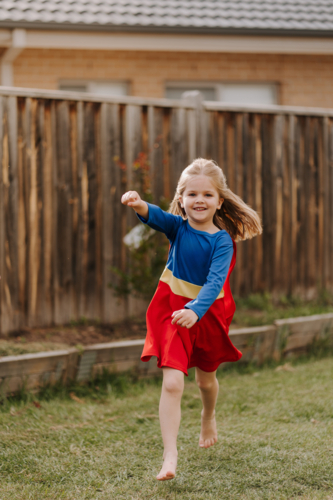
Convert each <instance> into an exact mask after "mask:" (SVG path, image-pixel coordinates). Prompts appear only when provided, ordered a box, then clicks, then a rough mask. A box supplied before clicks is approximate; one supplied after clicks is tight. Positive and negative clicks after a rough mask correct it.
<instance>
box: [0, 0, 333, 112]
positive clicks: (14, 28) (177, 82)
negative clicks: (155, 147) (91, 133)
mask: <svg viewBox="0 0 333 500" xmlns="http://www.w3.org/2000/svg"><path fill="white" fill-rule="evenodd" d="M0 56H1V84H2V85H7V86H8V85H14V86H18V87H30V88H40V89H53V90H54V89H58V90H80V91H91V92H96V93H100V94H109V95H122V94H128V95H133V96H143V97H148V96H149V97H174V98H178V97H180V95H181V94H182V92H183V91H185V90H193V89H200V90H201V91H202V93H203V94H204V97H205V99H207V100H219V101H225V102H237V103H251V104H282V105H296V106H318V107H333V86H332V81H333V0H283V1H282V0H276V1H274V2H273V1H272V0H126V1H125V0H118V1H113V0H90V1H87V0H75V1H73V0H57V1H56V2H51V1H50V0H26V1H25V2H23V1H19V0H6V1H3V2H1V4H0Z"/></svg>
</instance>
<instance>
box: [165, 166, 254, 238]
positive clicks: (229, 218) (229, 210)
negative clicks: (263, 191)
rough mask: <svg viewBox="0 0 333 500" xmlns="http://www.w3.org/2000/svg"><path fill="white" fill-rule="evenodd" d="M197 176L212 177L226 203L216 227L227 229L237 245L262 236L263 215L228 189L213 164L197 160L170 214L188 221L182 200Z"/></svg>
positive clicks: (185, 175)
mask: <svg viewBox="0 0 333 500" xmlns="http://www.w3.org/2000/svg"><path fill="white" fill-rule="evenodd" d="M195 175H207V176H208V177H210V179H211V181H212V183H213V185H214V187H215V189H216V190H217V192H218V194H219V196H220V197H221V198H223V199H224V201H223V203H222V206H221V208H220V209H217V210H216V212H215V215H214V218H213V223H214V224H215V226H216V227H218V228H219V229H225V230H226V231H227V232H228V233H229V234H230V236H231V238H232V239H233V240H235V241H237V240H246V239H249V238H253V236H256V235H257V234H261V233H262V226H261V221H260V218H259V215H258V214H257V212H255V210H253V209H252V208H251V207H249V206H248V205H247V204H246V203H244V201H243V200H242V199H241V198H240V197H239V196H237V195H236V194H235V193H233V192H232V191H231V190H230V189H229V188H228V186H227V180H226V178H225V175H224V173H223V172H222V169H221V168H220V167H219V166H218V165H217V164H216V163H215V162H214V161H213V160H205V159H204V158H197V159H196V160H194V161H193V162H192V163H191V165H189V166H188V167H186V168H185V170H183V172H182V174H181V176H180V179H179V181H178V185H177V189H176V193H175V196H174V198H173V200H172V202H171V204H170V208H169V212H170V213H172V214H174V215H181V216H182V217H183V219H187V215H186V213H185V210H184V209H183V208H182V207H181V205H180V200H179V197H180V196H182V194H183V193H184V191H185V189H186V184H187V182H188V181H189V179H190V178H191V177H194V176H195Z"/></svg>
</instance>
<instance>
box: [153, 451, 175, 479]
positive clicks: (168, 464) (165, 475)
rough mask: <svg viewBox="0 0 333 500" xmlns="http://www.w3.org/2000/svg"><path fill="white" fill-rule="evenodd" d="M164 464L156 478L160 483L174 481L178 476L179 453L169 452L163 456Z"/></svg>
mask: <svg viewBox="0 0 333 500" xmlns="http://www.w3.org/2000/svg"><path fill="white" fill-rule="evenodd" d="M163 458H164V462H163V465H162V469H161V471H160V473H159V474H158V475H157V476H156V479H158V481H167V480H168V479H173V478H174V477H175V475H176V467H177V453H172V452H171V451H169V452H168V453H166V454H165V456H163Z"/></svg>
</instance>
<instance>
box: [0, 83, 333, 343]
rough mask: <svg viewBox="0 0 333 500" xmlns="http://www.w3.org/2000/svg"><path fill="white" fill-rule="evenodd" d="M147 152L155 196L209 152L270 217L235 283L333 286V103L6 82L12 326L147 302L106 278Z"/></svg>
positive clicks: (0, 144) (4, 242)
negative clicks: (167, 96)
mask: <svg viewBox="0 0 333 500" xmlns="http://www.w3.org/2000/svg"><path fill="white" fill-rule="evenodd" d="M140 153H144V155H146V158H147V161H146V164H147V165H149V176H150V179H151V184H152V192H153V195H154V199H155V200H156V201H158V200H159V199H160V198H161V197H164V198H166V199H170V198H171V197H172V195H173V192H174V189H175V186H176V182H177V179H178V177H179V175H180V172H181V171H182V170H183V168H184V167H185V166H186V165H187V164H188V163H189V162H190V161H191V160H192V159H193V158H195V157H197V156H203V157H210V158H213V159H214V160H216V161H217V162H218V163H219V165H220V166H221V167H222V168H223V170H224V172H225V174H226V176H227V179H228V183H229V187H230V188H231V189H232V190H233V191H235V192H236V193H237V194H239V195H240V196H241V197H242V198H243V199H244V200H245V201H246V202H248V203H249V204H250V205H251V206H252V207H253V208H254V209H255V210H257V211H258V212H259V213H260V215H261V217H262V220H263V225H264V232H263V234H262V236H261V237H258V238H254V239H253V240H250V241H247V242H243V243H239V244H238V262H237V265H236V268H235V271H234V272H233V278H232V281H233V283H232V288H233V291H234V293H236V294H239V295H245V294H248V293H250V292H257V291H263V290H268V291H271V292H273V293H277V294H280V293H283V294H287V293H288V294H289V293H293V294H301V295H306V296H309V297H311V296H312V295H314V294H315V293H316V291H317V290H318V289H320V288H325V289H328V290H331V291H332V290H333V110H319V109H310V108H308V109H303V108H302V109H301V108H285V107H268V108H261V109H255V108H241V107H239V108H236V107H232V108H231V107H228V106H223V105H220V104H217V103H212V102H202V101H200V98H199V97H198V96H197V97H195V96H194V97H189V98H188V99H186V100H182V101H169V100H164V99H160V100H158V99H155V100H152V99H139V98H133V97H132V98H131V97H122V98H112V99H111V98H99V97H97V96H93V95H88V94H77V93H64V92H46V91H30V90H27V89H9V88H8V89H6V88H4V87H2V88H0V158H1V168H0V275H1V280H0V308H1V310H0V312H1V322H0V333H2V334H4V333H7V332H9V331H13V330H17V329H20V328H22V327H24V326H37V325H50V324H61V323H67V322H69V321H71V320H77V319H79V318H80V317H85V318H90V319H100V320H101V321H103V322H111V321H116V320H119V319H121V318H123V317H124V316H125V315H128V314H135V312H137V311H139V310H142V307H143V305H144V304H142V302H140V301H138V300H136V299H134V298H132V297H130V298H129V299H128V300H123V301H121V302H119V301H118V300H116V299H115V298H114V297H113V294H112V290H111V289H110V288H108V286H107V285H108V283H109V282H110V280H111V271H110V268H111V266H117V267H119V268H122V269H124V270H125V269H126V261H127V259H128V256H127V252H126V248H125V247H124V245H123V243H122V238H123V236H124V235H125V234H126V233H127V231H128V228H129V227H132V226H133V224H136V220H135V216H134V215H133V213H132V211H130V210H128V209H127V208H126V207H123V206H122V205H121V204H120V196H121V194H122V193H123V192H124V191H125V190H127V189H129V188H131V187H133V186H135V185H136V184H137V182H138V172H137V170H136V168H135V160H136V159H137V158H138V157H140Z"/></svg>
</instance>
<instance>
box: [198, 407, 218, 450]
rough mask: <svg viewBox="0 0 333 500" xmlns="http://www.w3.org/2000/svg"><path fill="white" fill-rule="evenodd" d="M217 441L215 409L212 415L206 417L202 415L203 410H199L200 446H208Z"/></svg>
mask: <svg viewBox="0 0 333 500" xmlns="http://www.w3.org/2000/svg"><path fill="white" fill-rule="evenodd" d="M216 442H217V430H216V420H215V411H214V414H213V416H212V417H209V418H206V417H204V415H203V410H202V412H201V432H200V438H199V446H200V448H209V447H210V446H213V444H215V443H216Z"/></svg>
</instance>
